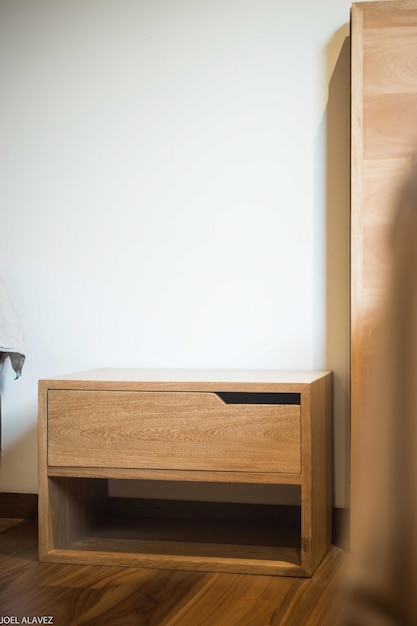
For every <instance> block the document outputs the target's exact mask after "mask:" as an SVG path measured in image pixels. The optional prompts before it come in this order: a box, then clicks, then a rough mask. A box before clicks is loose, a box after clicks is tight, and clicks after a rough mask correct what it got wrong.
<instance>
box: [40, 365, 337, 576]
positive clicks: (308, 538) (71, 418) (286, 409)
mask: <svg viewBox="0 0 417 626" xmlns="http://www.w3.org/2000/svg"><path fill="white" fill-rule="evenodd" d="M331 476H332V468H331V374H330V373H329V372H282V371H229V372H227V371H166V370H162V371H159V370H149V371H148V370H96V371H92V372H85V373H81V374H76V375H71V376H65V377H62V378H57V379H51V380H41V381H39V556H40V560H42V561H48V562H60V563H84V564H100V565H104V564H105V565H123V566H143V567H159V568H172V569H195V570H202V571H223V572H241V573H256V574H275V575H278V574H281V575H294V576H309V575H311V574H312V572H313V571H314V569H315V568H316V566H317V565H318V563H319V562H320V560H321V559H322V557H323V556H324V554H325V552H326V551H327V548H328V546H329V544H330V541H331V500H332V498H331V493H332V480H331ZM109 479H121V480H126V481H132V480H147V481H149V480H151V481H169V482H173V483H176V484H177V483H179V482H180V483H184V482H189V481H192V482H194V483H197V484H198V485H199V489H201V493H202V494H203V493H204V488H205V485H206V484H207V483H216V484H218V485H219V484H221V483H223V484H224V483H227V484H228V485H231V484H236V485H237V484H241V485H242V484H250V485H252V488H253V486H256V485H258V486H259V487H261V486H263V485H270V486H271V485H276V486H278V485H297V486H298V488H299V493H300V502H299V507H298V508H296V509H295V511H296V513H295V515H294V516H293V519H291V520H288V519H287V518H286V517H285V515H283V510H284V508H285V507H282V506H278V505H271V504H265V505H263V504H240V503H235V502H230V503H218V502H217V503H216V502H203V501H198V499H196V501H195V502H180V501H175V500H169V499H167V500H164V501H161V500H149V499H148V500H142V499H128V500H126V499H123V498H115V497H109V494H108V481H109ZM202 500H203V499H202Z"/></svg>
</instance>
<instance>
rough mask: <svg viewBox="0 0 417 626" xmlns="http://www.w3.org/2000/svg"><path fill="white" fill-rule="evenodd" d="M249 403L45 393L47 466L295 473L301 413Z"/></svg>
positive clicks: (162, 395) (171, 394) (196, 396)
mask: <svg viewBox="0 0 417 626" xmlns="http://www.w3.org/2000/svg"><path fill="white" fill-rule="evenodd" d="M249 395H250V394H246V397H243V399H242V398H240V399H239V398H238V400H237V402H238V403H235V402H234V401H233V398H232V402H230V401H229V399H226V401H225V400H224V399H223V398H222V397H221V396H220V395H218V394H216V393H211V392H207V393H206V392H182V391H167V392H160V391H88V390H62V389H55V390H49V391H48V401H47V402H48V427H47V432H48V465H49V466H55V467H56V466H63V467H109V468H149V469H171V470H175V469H177V470H210V471H250V472H268V473H270V472H273V473H275V472H285V473H300V472H301V452H300V405H299V404H293V405H292V404H271V403H263V402H264V400H263V399H261V403H255V404H254V403H252V401H250V403H249V402H248V398H247V396H249ZM265 395H268V394H265ZM224 396H225V397H226V396H227V394H224ZM232 396H233V394H232ZM267 402H270V399H269V400H267Z"/></svg>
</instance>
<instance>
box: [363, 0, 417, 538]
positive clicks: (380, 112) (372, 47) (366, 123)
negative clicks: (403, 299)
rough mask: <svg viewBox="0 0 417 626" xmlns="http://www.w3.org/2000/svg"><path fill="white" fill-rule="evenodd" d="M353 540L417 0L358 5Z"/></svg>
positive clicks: (405, 127) (414, 109) (410, 101)
mask: <svg viewBox="0 0 417 626" xmlns="http://www.w3.org/2000/svg"><path fill="white" fill-rule="evenodd" d="M351 40H352V64H351V72H352V81H351V84H352V151H351V154H352V168H351V172H352V188H351V203H352V213H351V214H352V224H351V329H352V330H351V332H352V336H351V517H352V519H351V544H352V549H353V550H355V546H356V536H357V534H358V532H359V527H358V525H359V524H360V522H359V521H358V519H359V516H358V513H359V511H358V507H359V502H358V500H357V493H358V492H359V487H360V483H361V478H362V477H361V471H360V469H359V462H358V456H359V455H358V450H359V449H360V446H361V441H362V439H363V430H362V429H363V426H364V424H366V419H367V414H368V413H369V405H368V402H369V396H370V386H371V383H372V380H373V379H374V377H375V367H376V363H377V361H378V358H380V354H379V348H378V346H379V345H380V344H379V342H378V341H377V337H378V333H379V328H380V323H381V305H382V303H383V302H384V301H385V298H386V294H387V287H388V279H389V270H390V264H391V253H390V234H391V225H392V222H393V216H394V212H395V210H396V208H397V203H398V198H399V194H400V193H401V191H402V187H403V184H404V182H405V180H406V178H407V176H408V175H409V174H410V172H411V169H412V165H413V159H414V154H415V152H416V148H417V126H416V119H417V54H416V40H417V2H416V1H403V0H400V1H398V2H360V3H355V4H353V6H352V38H351Z"/></svg>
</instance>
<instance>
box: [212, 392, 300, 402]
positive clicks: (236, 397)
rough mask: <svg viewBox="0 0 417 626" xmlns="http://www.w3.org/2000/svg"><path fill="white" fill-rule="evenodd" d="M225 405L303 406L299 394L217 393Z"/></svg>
mask: <svg viewBox="0 0 417 626" xmlns="http://www.w3.org/2000/svg"><path fill="white" fill-rule="evenodd" d="M216 396H218V397H219V398H220V399H221V400H223V402H224V403H225V404H301V399H300V398H301V394H299V393H269V392H266V393H259V392H250V391H249V392H240V391H222V392H216Z"/></svg>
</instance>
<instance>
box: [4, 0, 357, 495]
mask: <svg viewBox="0 0 417 626" xmlns="http://www.w3.org/2000/svg"><path fill="white" fill-rule="evenodd" d="M349 9H350V2H349V1H348V0H337V2H335V0H316V1H315V2H312V1H311V0H292V1H291V2H288V1H286V0H259V1H257V2H253V1H252V0H210V1H209V2H208V1H207V0H152V1H150V0H0V83H1V85H2V98H1V101H0V107H1V115H0V136H1V148H0V150H1V165H0V198H1V206H2V212H1V215H2V218H1V229H0V274H1V276H2V278H3V280H4V281H5V282H6V284H7V286H8V288H9V291H10V294H11V296H12V298H13V299H14V302H15V305H16V307H17V310H18V312H19V315H20V318H21V322H22V326H23V330H24V333H25V340H26V343H25V347H26V353H27V362H26V365H25V368H24V372H23V376H22V378H21V379H19V380H18V381H14V380H13V376H12V372H11V370H10V368H6V369H4V370H3V373H2V381H1V385H2V412H3V416H2V423H3V427H2V430H3V433H2V439H3V441H2V447H3V456H2V463H1V468H0V491H22V492H36V490H37V476H36V472H37V450H36V445H37V443H36V424H37V414H36V398H37V380H38V379H39V378H42V377H48V376H55V375H59V374H61V373H66V372H72V371H78V370H82V369H88V368H93V367H94V368H95V367H101V366H138V367H142V366H144V367H179V368H181V367H193V368H194V367H195V368H199V367H204V368H216V367H221V368H229V367H230V368H242V367H243V368H286V369H288V368H290V369H291V368H295V369H309V368H323V367H326V368H330V369H334V370H335V390H336V397H335V402H336V412H335V442H336V455H335V459H336V460H335V464H336V504H337V505H338V506H343V505H345V504H346V503H347V491H346V477H347V470H346V456H347V455H346V446H347V439H348V361H349V358H348V236H349V233H348V228H349V197H348V175H349V171H348V170H349V153H348V151H349V145H348V141H349V59H348V54H347V51H348V46H347V47H346V38H347V37H348V35H349V26H348V22H349ZM332 81H333V83H334V90H333V91H334V92H333V94H332V93H331V91H332V89H331V87H332ZM329 115H330V117H331V116H332V117H331V120H330V117H329ZM329 120H330V121H331V124H330V125H329ZM330 129H331V130H332V133H333V137H329V130H330ZM336 137H338V138H336ZM329 172H330V174H331V176H332V181H333V186H332V187H329V180H328V179H329ZM338 190H339V191H338ZM330 203H331V205H330ZM329 229H330V230H329ZM329 268H331V272H330V273H329ZM329 329H330V330H329Z"/></svg>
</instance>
